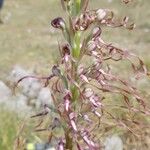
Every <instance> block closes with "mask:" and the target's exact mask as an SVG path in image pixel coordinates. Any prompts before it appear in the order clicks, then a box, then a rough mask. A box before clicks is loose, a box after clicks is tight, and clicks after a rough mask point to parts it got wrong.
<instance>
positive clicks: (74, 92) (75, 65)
mask: <svg viewBox="0 0 150 150" xmlns="http://www.w3.org/2000/svg"><path fill="white" fill-rule="evenodd" d="M73 39H74V41H73V51H72V56H73V58H75V60H76V62H72V77H73V79H74V81H76V82H78V76H77V68H78V61H79V58H80V41H81V33H80V32H76V33H75V35H74V38H73ZM71 91H72V101H73V102H76V101H77V99H78V97H79V92H78V89H77V87H76V86H75V85H73V86H72V87H71ZM75 105H76V104H75Z"/></svg>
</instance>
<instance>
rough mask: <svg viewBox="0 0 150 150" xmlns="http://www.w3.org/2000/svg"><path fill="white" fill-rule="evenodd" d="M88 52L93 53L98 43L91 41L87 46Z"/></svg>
mask: <svg viewBox="0 0 150 150" xmlns="http://www.w3.org/2000/svg"><path fill="white" fill-rule="evenodd" d="M87 49H88V51H93V50H95V49H96V43H95V42H94V41H89V42H88V45H87Z"/></svg>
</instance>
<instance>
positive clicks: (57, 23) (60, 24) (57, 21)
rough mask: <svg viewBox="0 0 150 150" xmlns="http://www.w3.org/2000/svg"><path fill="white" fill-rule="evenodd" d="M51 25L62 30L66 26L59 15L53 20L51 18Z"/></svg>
mask: <svg viewBox="0 0 150 150" xmlns="http://www.w3.org/2000/svg"><path fill="white" fill-rule="evenodd" d="M51 25H52V26H53V27H54V28H58V29H62V30H64V29H65V28H66V24H65V21H64V20H63V19H62V18H61V17H58V18H55V19H54V20H52V22H51Z"/></svg>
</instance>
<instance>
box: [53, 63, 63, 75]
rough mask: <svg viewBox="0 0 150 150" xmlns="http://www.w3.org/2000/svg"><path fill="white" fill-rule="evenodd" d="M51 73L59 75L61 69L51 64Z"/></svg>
mask: <svg viewBox="0 0 150 150" xmlns="http://www.w3.org/2000/svg"><path fill="white" fill-rule="evenodd" d="M52 73H53V75H55V76H60V75H61V71H60V69H59V68H58V67H57V66H56V65H54V66H53V68H52Z"/></svg>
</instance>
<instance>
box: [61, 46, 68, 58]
mask: <svg viewBox="0 0 150 150" xmlns="http://www.w3.org/2000/svg"><path fill="white" fill-rule="evenodd" d="M62 54H63V56H65V55H70V46H69V44H64V45H63V46H62Z"/></svg>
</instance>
